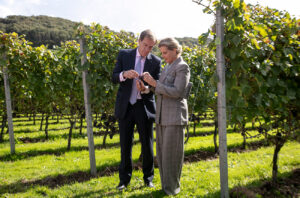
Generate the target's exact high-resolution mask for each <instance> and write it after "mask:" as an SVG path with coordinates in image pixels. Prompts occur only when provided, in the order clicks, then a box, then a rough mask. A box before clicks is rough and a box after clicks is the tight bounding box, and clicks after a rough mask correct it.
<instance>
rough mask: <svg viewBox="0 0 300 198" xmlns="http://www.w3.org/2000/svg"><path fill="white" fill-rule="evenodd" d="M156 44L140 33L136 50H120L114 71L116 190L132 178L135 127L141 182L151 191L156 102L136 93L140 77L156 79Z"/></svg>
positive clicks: (149, 35) (147, 33) (158, 64)
mask: <svg viewBox="0 0 300 198" xmlns="http://www.w3.org/2000/svg"><path fill="white" fill-rule="evenodd" d="M156 42H157V40H156V37H155V36H154V34H153V33H152V32H151V31H150V30H145V31H143V32H142V33H141V35H140V38H139V40H138V48H136V49H123V50H120V52H119V55H118V59H117V63H116V65H115V68H114V70H113V75H112V81H113V82H114V83H119V84H120V86H119V90H118V93H117V98H116V105H115V116H116V118H118V121H119V128H120V144H121V163H120V166H119V178H120V183H119V185H118V186H117V188H118V189H119V190H122V189H124V188H126V187H127V185H128V184H129V182H130V179H131V175H132V143H133V131H134V126H135V125H136V126H137V130H138V133H139V138H140V141H141V145H142V157H143V158H142V159H143V173H144V177H143V179H144V182H145V185H146V186H148V187H154V185H153V183H152V180H153V176H154V165H153V122H154V119H155V101H154V95H153V93H152V92H148V93H141V92H140V91H138V89H137V84H138V83H139V80H140V79H139V76H141V74H142V73H143V72H149V73H150V74H151V76H152V77H153V78H154V79H156V80H157V79H158V78H159V74H160V69H161V60H160V59H159V58H158V57H157V56H155V55H153V54H151V53H150V52H151V50H152V48H153V46H154V45H155V44H156Z"/></svg>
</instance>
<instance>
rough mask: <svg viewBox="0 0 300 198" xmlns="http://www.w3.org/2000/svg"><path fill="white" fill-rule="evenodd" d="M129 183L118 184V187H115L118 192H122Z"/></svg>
mask: <svg viewBox="0 0 300 198" xmlns="http://www.w3.org/2000/svg"><path fill="white" fill-rule="evenodd" d="M128 184H129V183H124V182H120V183H119V185H118V186H117V189H118V190H123V189H125V188H126V187H127V186H128Z"/></svg>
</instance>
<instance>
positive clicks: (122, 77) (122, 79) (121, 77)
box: [119, 72, 126, 82]
mask: <svg viewBox="0 0 300 198" xmlns="http://www.w3.org/2000/svg"><path fill="white" fill-rule="evenodd" d="M119 77H120V82H124V81H125V80H126V78H124V76H123V72H121V73H120V75H119Z"/></svg>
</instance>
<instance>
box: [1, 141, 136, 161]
mask: <svg viewBox="0 0 300 198" xmlns="http://www.w3.org/2000/svg"><path fill="white" fill-rule="evenodd" d="M66 141H67V140H66ZM137 143H138V140H135V141H134V142H133V144H137ZM119 146H120V144H119V142H117V143H106V146H105V148H104V147H103V145H102V144H95V149H99V150H100V149H108V148H114V147H119ZM84 150H86V151H88V150H89V147H88V146H71V149H70V150H67V147H61V148H57V149H47V150H41V151H39V150H30V151H27V152H18V153H15V154H6V155H3V156H0V161H6V162H8V161H10V162H13V161H18V160H24V159H28V158H31V157H37V156H40V155H56V156H60V155H63V154H65V153H67V152H72V151H84Z"/></svg>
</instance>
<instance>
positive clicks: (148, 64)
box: [143, 53, 152, 73]
mask: <svg viewBox="0 0 300 198" xmlns="http://www.w3.org/2000/svg"><path fill="white" fill-rule="evenodd" d="M151 63H152V58H151V54H150V53H149V54H148V55H147V57H146V60H145V64H144V71H143V72H149V73H150V70H151Z"/></svg>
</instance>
